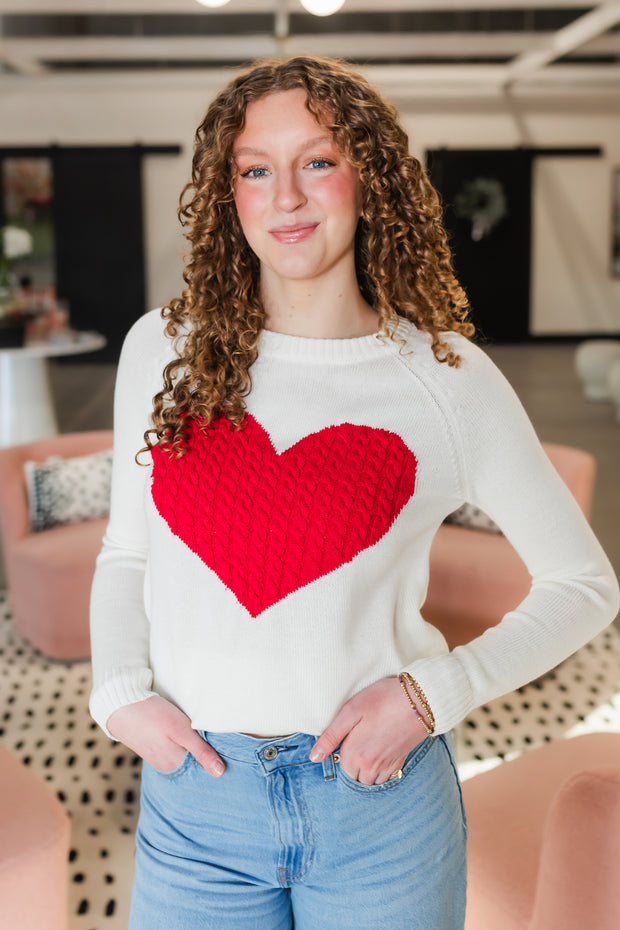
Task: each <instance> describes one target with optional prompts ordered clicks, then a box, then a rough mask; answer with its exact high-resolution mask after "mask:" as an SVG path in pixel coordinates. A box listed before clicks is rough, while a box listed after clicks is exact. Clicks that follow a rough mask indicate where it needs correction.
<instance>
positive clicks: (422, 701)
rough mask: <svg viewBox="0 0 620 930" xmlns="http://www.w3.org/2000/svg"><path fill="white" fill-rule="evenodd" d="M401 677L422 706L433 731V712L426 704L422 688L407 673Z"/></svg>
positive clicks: (426, 699) (426, 700)
mask: <svg viewBox="0 0 620 930" xmlns="http://www.w3.org/2000/svg"><path fill="white" fill-rule="evenodd" d="M403 676H404V678H405V680H406V681H407V684H408V685H409V687H410V688H411V690H412V691H413V693H414V694H415V696H416V697H417V699H418V700H419V702H420V704H421V705H422V707H423V708H424V710H425V711H426V715H427V717H428V719H429V721H430V723H431V726H432V728H433V730H434V729H435V716H434V714H433V712H432V710H431V708H430V705H429V703H428V698H427V697H426V695H425V694H424V692H423V691H422V688H421V687H420V686H419V684H418V683H417V681H416V680H415V678H412V677H411V675H410V674H409V672H403Z"/></svg>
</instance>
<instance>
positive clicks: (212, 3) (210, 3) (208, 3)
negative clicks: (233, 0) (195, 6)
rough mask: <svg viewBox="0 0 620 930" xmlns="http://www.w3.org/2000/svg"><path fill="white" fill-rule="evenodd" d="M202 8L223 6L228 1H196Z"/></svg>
mask: <svg viewBox="0 0 620 930" xmlns="http://www.w3.org/2000/svg"><path fill="white" fill-rule="evenodd" d="M197 2H198V3H201V4H202V5H203V6H225V5H226V4H227V3H228V0H197Z"/></svg>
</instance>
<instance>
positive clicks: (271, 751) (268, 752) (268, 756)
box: [263, 746, 278, 762]
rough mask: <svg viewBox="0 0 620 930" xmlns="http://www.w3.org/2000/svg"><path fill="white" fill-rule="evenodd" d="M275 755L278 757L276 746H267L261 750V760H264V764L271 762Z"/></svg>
mask: <svg viewBox="0 0 620 930" xmlns="http://www.w3.org/2000/svg"><path fill="white" fill-rule="evenodd" d="M277 755H278V747H277V746H267V748H266V749H263V759H265V761H266V762H271V761H272V760H273V759H275V757H276V756H277Z"/></svg>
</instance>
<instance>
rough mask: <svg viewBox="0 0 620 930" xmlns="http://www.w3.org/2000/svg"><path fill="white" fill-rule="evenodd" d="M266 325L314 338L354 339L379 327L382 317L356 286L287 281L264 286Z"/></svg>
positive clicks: (284, 331)
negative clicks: (379, 316) (380, 317)
mask: <svg viewBox="0 0 620 930" xmlns="http://www.w3.org/2000/svg"><path fill="white" fill-rule="evenodd" d="M261 296H262V300H263V306H264V307H265V311H266V314H267V317H266V321H265V329H269V330H272V331H273V332H277V333H282V334H283V335H288V336H305V337H308V338H311V339H353V338H356V337H357V336H368V335H371V334H372V333H376V332H377V330H378V322H379V318H378V315H377V313H376V311H375V310H373V308H372V307H371V306H370V305H369V304H368V303H366V301H365V300H364V298H363V297H362V295H361V294H360V292H359V289H358V287H357V282H355V285H354V286H353V287H351V286H345V287H340V288H338V287H333V285H331V284H330V285H328V286H327V285H326V282H325V283H324V282H321V281H286V282H283V283H280V282H278V283H277V285H276V286H273V284H272V285H271V286H269V287H263V288H261Z"/></svg>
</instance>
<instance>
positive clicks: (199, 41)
mask: <svg viewBox="0 0 620 930" xmlns="http://www.w3.org/2000/svg"><path fill="white" fill-rule="evenodd" d="M539 41H540V36H539V35H537V34H536V33H528V32H521V33H503V32H496V33H424V34H419V33H407V34H402V33H400V34H383V35H377V34H375V33H345V34H334V33H324V34H321V33H319V34H316V35H313V34H308V35H293V36H289V37H288V38H287V39H286V41H285V48H284V53H285V54H292V55H295V54H310V55H340V56H343V57H345V58H354V59H362V60H363V59H369V60H372V59H373V58H401V59H402V58H420V57H424V58H452V57H453V58H455V59H458V58H476V57H479V58H494V57H503V56H505V57H507V58H510V57H512V56H514V55H518V54H519V53H521V52H525V51H528V50H531V49H535V48H536V47H537V45H538V43H539ZM3 49H4V54H5V55H8V54H10V55H12V56H13V57H14V58H15V59H16V60H17V59H23V60H31V61H36V60H39V61H58V60H67V61H86V60H88V59H108V60H119V59H124V60H127V61H129V60H130V59H135V60H141V61H144V60H147V59H153V60H155V59H161V60H162V61H176V60H183V59H194V60H200V59H204V60H209V59H214V60H216V61H217V60H220V61H224V60H226V59H231V60H233V61H238V60H239V59H248V60H249V59H253V58H258V57H262V56H265V55H278V54H281V53H282V46H281V43H280V42H278V41H276V40H275V39H274V37H273V36H271V35H268V34H265V35H240V36H235V35H228V36H220V35H218V36H174V37H171V38H166V37H163V36H162V37H156V36H144V37H142V36H118V37H115V36H76V37H75V38H56V37H55V38H49V39H48V38H33V39H5V40H4V41H2V40H0V58H1V57H2V55H3V52H2V50H3ZM589 54H591V55H594V54H599V55H602V54H619V55H620V34H617V35H611V36H605V37H601V38H600V39H599V40H593V42H592V44H591V47H590V48H589Z"/></svg>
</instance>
